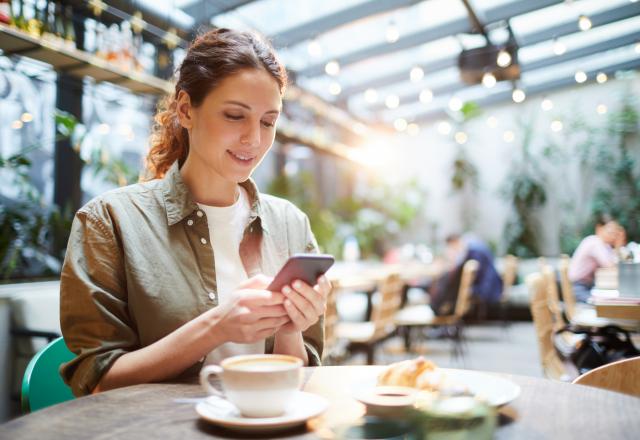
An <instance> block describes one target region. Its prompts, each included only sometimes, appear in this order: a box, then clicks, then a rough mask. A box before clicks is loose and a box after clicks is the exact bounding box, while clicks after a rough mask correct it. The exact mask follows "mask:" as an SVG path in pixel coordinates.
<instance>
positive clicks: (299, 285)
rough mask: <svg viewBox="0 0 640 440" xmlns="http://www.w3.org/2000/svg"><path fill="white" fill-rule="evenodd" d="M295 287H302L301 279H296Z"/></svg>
mask: <svg viewBox="0 0 640 440" xmlns="http://www.w3.org/2000/svg"><path fill="white" fill-rule="evenodd" d="M293 287H295V288H296V289H299V288H301V287H302V283H301V282H300V281H294V283H293Z"/></svg>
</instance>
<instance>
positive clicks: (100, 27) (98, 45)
mask: <svg viewBox="0 0 640 440" xmlns="http://www.w3.org/2000/svg"><path fill="white" fill-rule="evenodd" d="M106 39H107V26H106V25H105V24H104V23H96V40H95V45H94V51H93V53H94V55H95V56H97V57H98V58H102V59H106V58H107V47H106Z"/></svg>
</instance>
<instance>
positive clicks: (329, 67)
mask: <svg viewBox="0 0 640 440" xmlns="http://www.w3.org/2000/svg"><path fill="white" fill-rule="evenodd" d="M324 71H325V72H327V75H331V76H336V75H337V74H338V73H340V64H338V62H337V61H335V60H334V61H329V62H328V63H327V64H326V65H325V66H324Z"/></svg>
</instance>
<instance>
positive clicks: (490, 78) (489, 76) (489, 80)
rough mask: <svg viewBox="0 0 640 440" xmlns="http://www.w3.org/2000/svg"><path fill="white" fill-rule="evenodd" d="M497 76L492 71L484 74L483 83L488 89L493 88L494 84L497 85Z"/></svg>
mask: <svg viewBox="0 0 640 440" xmlns="http://www.w3.org/2000/svg"><path fill="white" fill-rule="evenodd" d="M496 82H497V81H496V76H495V75H494V74H493V73H491V72H487V73H485V74H484V75H482V85H483V86H485V87H486V88H487V89H490V88H492V87H493V86H495V85H496Z"/></svg>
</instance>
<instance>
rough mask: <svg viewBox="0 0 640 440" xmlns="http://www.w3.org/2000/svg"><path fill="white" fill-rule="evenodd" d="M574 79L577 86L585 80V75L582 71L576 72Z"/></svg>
mask: <svg viewBox="0 0 640 440" xmlns="http://www.w3.org/2000/svg"><path fill="white" fill-rule="evenodd" d="M574 78H575V79H576V82H577V83H578V84H582V83H583V82H585V81H586V80H587V74H586V73H584V72H583V71H582V70H578V71H577V72H576V74H575V76H574Z"/></svg>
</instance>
